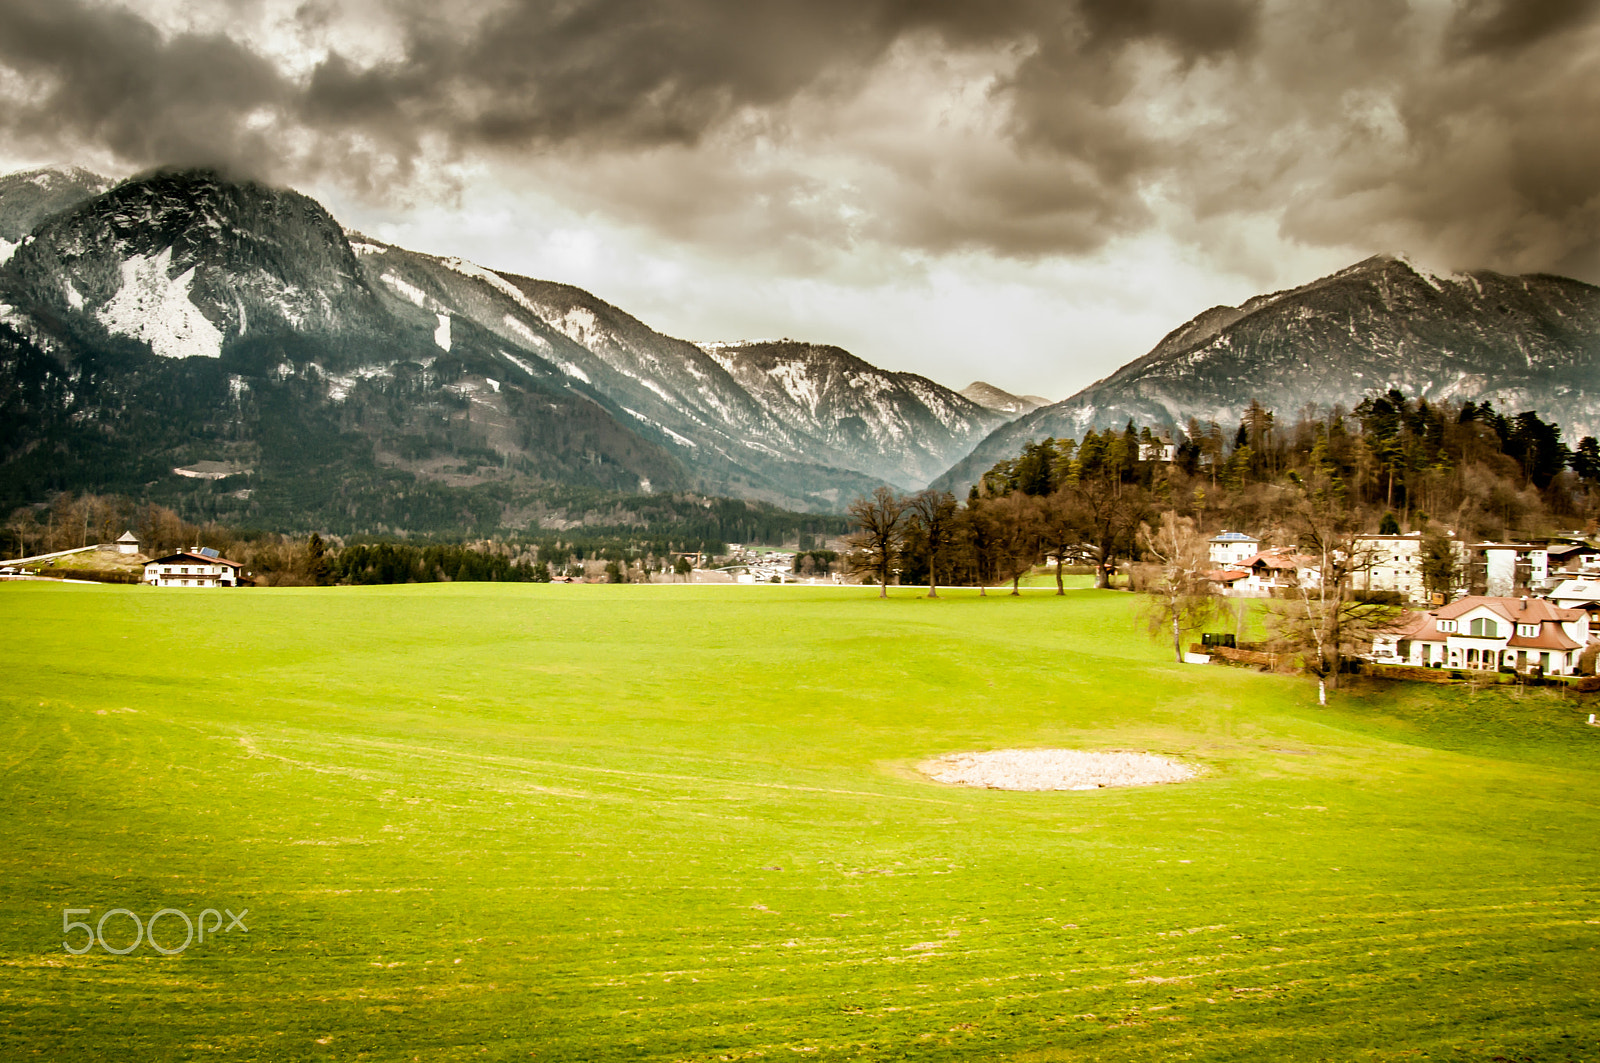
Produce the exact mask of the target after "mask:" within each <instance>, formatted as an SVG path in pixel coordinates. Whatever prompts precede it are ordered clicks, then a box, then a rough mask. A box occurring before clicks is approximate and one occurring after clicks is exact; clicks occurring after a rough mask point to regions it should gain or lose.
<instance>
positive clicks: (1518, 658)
mask: <svg viewBox="0 0 1600 1063" xmlns="http://www.w3.org/2000/svg"><path fill="white" fill-rule="evenodd" d="M1588 641H1589V614H1588V613H1586V612H1584V611H1583V610H1582V609H1563V608H1561V607H1560V606H1557V605H1553V604H1551V603H1550V602H1547V601H1544V600H1542V599H1539V598H1488V597H1483V596H1481V595H1469V596H1467V597H1465V598H1461V599H1458V600H1456V601H1454V602H1451V603H1450V604H1449V605H1445V606H1440V607H1439V608H1438V609H1430V610H1428V611H1427V612H1426V613H1408V614H1406V615H1405V617H1404V618H1402V620H1401V622H1400V623H1399V624H1397V625H1395V627H1394V629H1392V630H1391V631H1390V632H1388V633H1387V634H1384V635H1380V636H1378V638H1377V639H1376V640H1374V642H1373V647H1372V652H1373V656H1374V657H1375V658H1376V659H1377V660H1379V661H1387V662H1390V663H1394V664H1411V665H1418V666H1420V667H1423V668H1462V669H1478V670H1480V671H1499V670H1501V669H1502V668H1505V669H1512V668H1514V669H1516V670H1517V671H1519V672H1521V671H1527V670H1529V669H1532V668H1539V669H1541V670H1542V671H1543V672H1544V673H1545V674H1547V675H1572V674H1573V673H1574V672H1575V671H1576V670H1577V667H1578V657H1579V655H1580V654H1581V653H1582V652H1583V647H1584V646H1585V644H1587V642H1588Z"/></svg>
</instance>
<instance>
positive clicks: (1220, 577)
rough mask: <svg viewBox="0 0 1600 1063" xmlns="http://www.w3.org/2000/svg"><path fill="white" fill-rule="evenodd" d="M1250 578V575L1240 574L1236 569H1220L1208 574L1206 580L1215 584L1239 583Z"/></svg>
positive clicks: (1246, 573)
mask: <svg viewBox="0 0 1600 1063" xmlns="http://www.w3.org/2000/svg"><path fill="white" fill-rule="evenodd" d="M1249 578H1250V573H1248V572H1240V571H1239V570H1238V569H1236V568H1218V569H1212V570H1211V571H1210V572H1207V573H1206V579H1208V580H1211V581H1212V582H1214V583H1237V582H1239V581H1240V580H1242V579H1249Z"/></svg>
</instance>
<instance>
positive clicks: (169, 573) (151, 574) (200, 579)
mask: <svg viewBox="0 0 1600 1063" xmlns="http://www.w3.org/2000/svg"><path fill="white" fill-rule="evenodd" d="M243 567H244V566H243V565H241V564H239V563H238V562H237V561H229V560H228V559H227V558H225V557H223V556H221V555H220V554H218V553H217V552H216V551H215V550H213V549H211V548H210V547H203V548H197V549H195V550H193V551H188V550H184V551H180V552H179V553H176V554H168V555H167V556H166V557H158V558H156V559H155V560H154V561H151V562H148V563H147V564H146V565H145V566H144V581H145V583H147V584H149V585H150V586H152V587H237V586H239V570H240V569H241V568H243Z"/></svg>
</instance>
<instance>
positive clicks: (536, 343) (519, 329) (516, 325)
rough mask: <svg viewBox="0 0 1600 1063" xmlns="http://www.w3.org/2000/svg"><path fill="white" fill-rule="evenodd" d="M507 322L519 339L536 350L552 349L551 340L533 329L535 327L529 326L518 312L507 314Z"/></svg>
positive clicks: (507, 326)
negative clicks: (518, 315) (523, 321)
mask: <svg viewBox="0 0 1600 1063" xmlns="http://www.w3.org/2000/svg"><path fill="white" fill-rule="evenodd" d="M505 323H506V328H508V329H510V330H511V331H512V332H515V333H516V334H517V337H518V338H519V339H521V340H522V341H523V342H524V343H526V344H527V345H528V346H530V347H532V348H533V349H534V350H538V351H548V350H550V341H549V340H547V339H545V338H544V337H543V336H541V335H539V334H538V333H537V332H535V331H533V329H531V328H529V327H528V326H527V325H525V324H523V323H522V320H521V319H520V318H518V317H517V315H516V314H507V315H506V316H505Z"/></svg>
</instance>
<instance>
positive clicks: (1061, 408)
mask: <svg viewBox="0 0 1600 1063" xmlns="http://www.w3.org/2000/svg"><path fill="white" fill-rule="evenodd" d="M1389 388H1398V389H1400V390H1401V391H1402V392H1404V393H1405V394H1406V395H1407V396H1421V397H1424V398H1427V399H1429V400H1449V401H1456V402H1460V401H1465V400H1469V399H1470V400H1472V401H1474V402H1482V401H1484V400H1488V401H1491V402H1493V403H1494V405H1495V407H1496V408H1497V409H1499V410H1501V411H1502V412H1520V411H1523V410H1537V411H1538V413H1539V414H1540V416H1542V417H1544V418H1545V419H1547V420H1554V421H1555V422H1556V423H1558V424H1560V425H1561V426H1562V427H1563V429H1565V431H1566V432H1567V435H1568V436H1569V437H1570V439H1571V441H1572V442H1576V441H1577V440H1578V439H1579V438H1580V437H1582V436H1586V435H1596V434H1600V288H1596V287H1594V286H1592V285H1588V284H1584V283H1582V282H1581V281H1575V280H1571V279H1568V278H1566V277H1556V276H1550V275H1546V274H1532V275H1528V276H1520V277H1512V276H1506V275H1504V274H1500V273H1495V272H1492V271H1489V270H1474V271H1472V272H1470V273H1450V274H1441V273H1435V272H1431V271H1429V270H1427V269H1424V268H1423V267H1421V266H1419V265H1417V264H1415V263H1413V262H1411V261H1410V260H1408V259H1407V258H1405V257H1404V256H1403V255H1380V256H1376V257H1374V258H1370V259H1367V260H1365V261H1363V262H1359V263H1357V264H1355V265H1353V266H1351V267H1349V268H1347V269H1344V270H1341V271H1339V272H1338V273H1335V274H1332V275H1331V276H1328V277H1324V278H1322V279H1320V280H1317V281H1313V282H1312V283H1310V284H1307V285H1303V286H1302V287H1299V288H1294V289H1291V290H1289V291H1284V292H1277V293H1274V294H1271V295H1262V296H1258V297H1256V298H1254V299H1251V300H1249V301H1248V302H1246V303H1245V304H1244V305H1242V306H1237V307H1232V306H1220V307H1213V308H1212V309H1210V310H1207V311H1205V312H1204V313H1202V314H1200V315H1199V316H1198V317H1196V318H1194V319H1193V320H1192V321H1189V322H1187V323H1185V324H1184V325H1182V326H1180V327H1179V328H1177V329H1175V330H1173V331H1172V332H1171V333H1169V334H1168V335H1167V336H1166V337H1165V338H1164V339H1163V340H1162V341H1161V342H1160V343H1158V344H1157V345H1156V346H1155V348H1154V349H1153V350H1151V351H1150V353H1149V354H1146V355H1145V356H1144V357H1142V358H1139V359H1138V360H1136V361H1133V362H1130V363H1129V364H1127V365H1125V366H1123V367H1122V368H1121V369H1119V370H1117V371H1116V372H1115V373H1113V374H1111V375H1110V376H1108V377H1106V378H1105V379H1104V380H1101V381H1099V382H1097V383H1095V384H1092V385H1090V386H1089V387H1087V388H1085V389H1083V390H1082V391H1080V392H1078V393H1077V394H1076V395H1073V396H1072V397H1071V398H1069V399H1067V400H1065V401H1063V402H1058V403H1055V404H1054V405H1050V406H1045V407H1042V408H1041V409H1037V410H1034V411H1033V412H1032V413H1029V414H1027V415H1025V416H1023V417H1020V418H1018V419H1017V420H1015V421H1013V422H1011V423H1010V424H1007V425H1004V426H1002V427H1000V428H998V429H996V430H995V431H994V432H993V433H992V434H991V435H990V436H989V437H988V438H987V439H985V440H984V441H983V442H982V443H980V444H979V445H978V446H977V447H976V448H975V449H974V450H973V452H972V453H971V454H970V455H968V456H967V457H966V458H965V459H963V460H962V461H961V462H959V463H957V465H956V466H955V467H954V468H952V469H951V470H950V471H949V472H948V473H946V474H945V475H944V476H942V477H940V479H939V480H938V481H937V484H938V485H942V486H948V487H951V488H961V489H964V488H965V486H966V485H968V484H970V483H972V482H973V481H974V480H975V479H976V478H977V477H978V476H980V475H982V473H983V472H984V471H985V470H986V469H988V468H990V467H991V466H993V465H994V463H995V462H997V461H1000V460H1002V459H1004V458H1008V457H1012V456H1014V455H1016V454H1017V453H1019V452H1020V450H1021V448H1022V445H1023V444H1024V443H1025V442H1027V441H1028V440H1030V439H1033V440H1038V439H1043V438H1045V437H1046V436H1054V437H1056V438H1072V439H1079V438H1082V436H1083V434H1084V432H1086V431H1087V430H1089V429H1091V428H1093V429H1096V430H1100V429H1105V428H1121V427H1123V426H1124V425H1125V424H1127V422H1128V421H1129V420H1130V419H1131V420H1132V421H1133V422H1134V423H1135V424H1137V425H1141V426H1143V425H1149V426H1151V427H1157V426H1171V427H1177V428H1181V427H1182V426H1183V425H1184V424H1186V422H1187V421H1188V419H1189V418H1190V417H1196V418H1198V419H1199V420H1200V421H1202V422H1204V421H1208V420H1214V421H1216V422H1218V423H1219V424H1222V425H1224V426H1232V425H1237V424H1238V421H1239V417H1240V414H1241V413H1242V412H1243V411H1244V409H1245V407H1246V406H1248V405H1249V403H1250V400H1251V399H1258V400H1260V402H1261V403H1262V405H1264V406H1266V407H1267V408H1269V409H1272V410H1274V411H1276V412H1277V413H1278V415H1279V416H1280V417H1282V418H1286V419H1292V418H1293V417H1294V416H1295V415H1296V414H1298V412H1299V411H1300V410H1301V409H1303V408H1304V407H1305V406H1306V405H1308V404H1312V405H1316V406H1320V407H1331V406H1333V405H1334V404H1336V403H1342V404H1344V405H1345V406H1346V407H1353V406H1355V405H1356V404H1357V403H1359V402H1360V401H1361V400H1362V399H1363V398H1364V397H1366V396H1367V395H1370V394H1372V393H1373V392H1375V391H1387V390H1388V389H1389Z"/></svg>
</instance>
